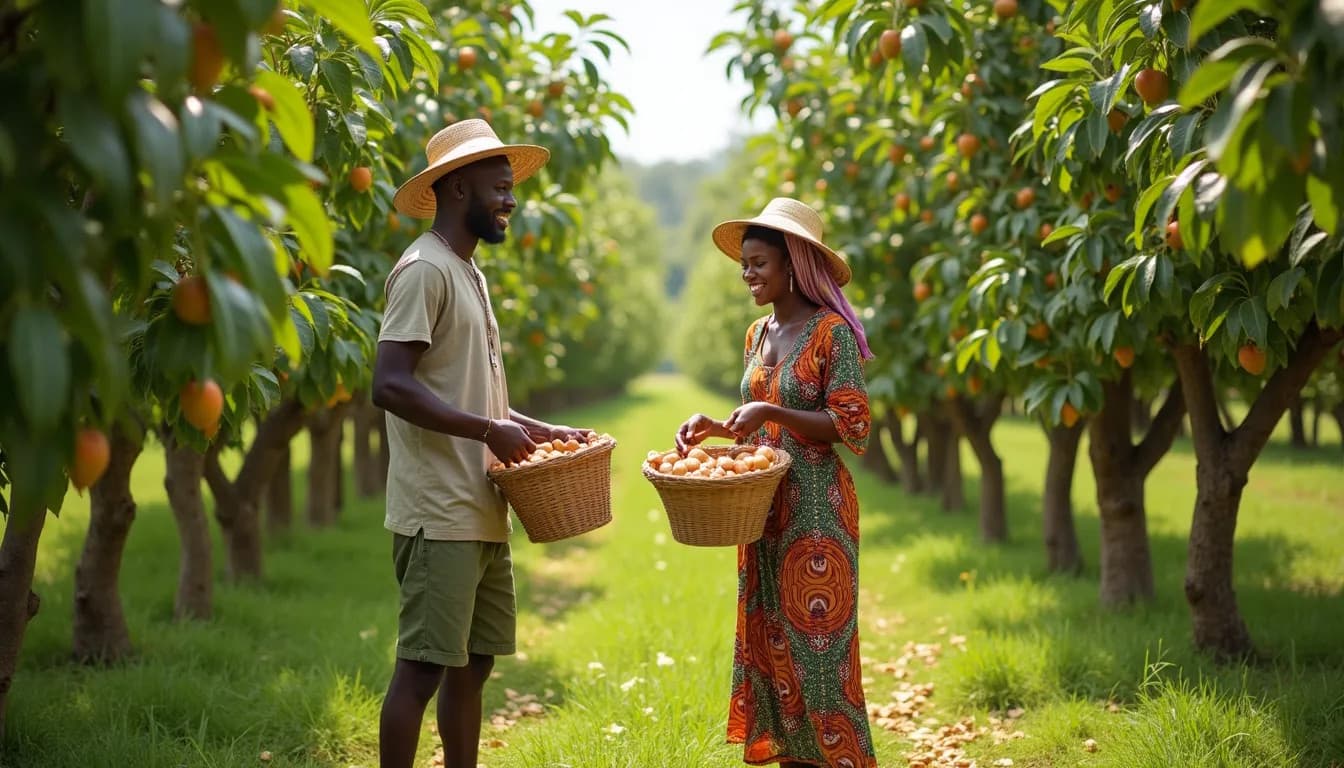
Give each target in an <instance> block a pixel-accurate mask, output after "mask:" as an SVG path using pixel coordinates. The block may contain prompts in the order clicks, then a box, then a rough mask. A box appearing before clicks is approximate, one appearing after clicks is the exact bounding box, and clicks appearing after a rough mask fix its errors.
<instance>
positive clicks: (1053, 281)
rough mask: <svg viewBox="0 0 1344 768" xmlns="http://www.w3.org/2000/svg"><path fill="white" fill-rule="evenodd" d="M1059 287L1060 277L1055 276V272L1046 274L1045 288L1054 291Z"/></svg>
mask: <svg viewBox="0 0 1344 768" xmlns="http://www.w3.org/2000/svg"><path fill="white" fill-rule="evenodd" d="M1058 286H1059V275H1057V274H1055V273H1054V272H1047V273H1046V274H1045V287H1046V288H1049V289H1050V290H1052V291H1053V290H1054V289H1055V288H1056V287H1058Z"/></svg>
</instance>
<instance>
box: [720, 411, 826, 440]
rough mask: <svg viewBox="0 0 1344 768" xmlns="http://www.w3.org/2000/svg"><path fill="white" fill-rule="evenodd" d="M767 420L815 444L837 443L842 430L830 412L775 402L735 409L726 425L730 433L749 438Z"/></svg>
mask: <svg viewBox="0 0 1344 768" xmlns="http://www.w3.org/2000/svg"><path fill="white" fill-rule="evenodd" d="M767 421H773V422H774V423H776V424H778V425H780V426H782V427H785V428H787V429H789V430H792V431H793V432H794V433H795V434H798V435H800V436H802V437H804V438H806V439H808V440H811V441H813V442H816V443H838V442H840V433H839V432H838V431H837V430H836V428H835V421H834V420H833V419H832V418H831V414H830V413H829V412H827V411H795V410H791V409H789V408H785V407H783V406H779V405H775V404H774V403H761V402H756V403H747V404H746V405H744V406H742V407H740V408H738V409H737V410H735V411H733V413H732V415H730V416H729V417H728V421H726V422H725V423H724V426H725V427H726V428H727V429H728V430H729V432H730V433H731V436H735V437H746V436H748V435H751V434H753V433H755V432H756V430H758V429H760V428H761V427H762V426H764V425H765V423H766V422H767Z"/></svg>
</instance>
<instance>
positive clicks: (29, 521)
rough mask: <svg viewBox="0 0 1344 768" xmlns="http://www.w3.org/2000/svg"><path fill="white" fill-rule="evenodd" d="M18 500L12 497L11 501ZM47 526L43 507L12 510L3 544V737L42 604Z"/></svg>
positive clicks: (0, 643)
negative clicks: (36, 583) (37, 588)
mask: <svg viewBox="0 0 1344 768" xmlns="http://www.w3.org/2000/svg"><path fill="white" fill-rule="evenodd" d="M14 497H15V496H14V494H13V493H11V494H10V499H11V500H13V499H14ZM39 503H40V502H39ZM46 523H47V510H46V509H43V508H42V507H41V506H37V507H33V508H30V507H27V506H24V507H10V510H9V517H8V518H7V519H6V522H5V535H4V539H3V540H2V541H0V627H2V628H3V630H2V631H0V734H3V733H4V728H5V709H6V708H7V707H8V705H9V689H10V688H11V687H13V685H14V672H15V670H16V669H17V668H18V666H19V651H20V650H21V649H22V648H23V635H24V633H25V632H26V631H27V629H28V621H29V620H30V619H32V618H33V617H34V616H36V615H37V609H38V607H39V606H40V605H41V604H42V601H41V600H40V599H39V598H38V596H37V593H35V592H33V572H34V571H35V570H36V568H37V542H38V540H39V539H41V538H42V526H44V525H46Z"/></svg>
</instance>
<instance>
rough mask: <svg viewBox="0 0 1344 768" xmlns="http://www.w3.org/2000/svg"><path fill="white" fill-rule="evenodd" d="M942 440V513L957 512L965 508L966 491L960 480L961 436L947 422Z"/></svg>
mask: <svg viewBox="0 0 1344 768" xmlns="http://www.w3.org/2000/svg"><path fill="white" fill-rule="evenodd" d="M943 424H947V425H948V427H947V433H946V436H945V437H944V438H943V445H942V448H943V478H942V479H943V482H942V488H941V489H939V490H940V499H941V500H942V504H943V511H944V512H959V511H961V510H963V509H965V508H966V489H965V487H964V485H963V482H962V478H961V435H959V434H957V432H956V430H955V429H953V428H952V427H951V426H950V424H949V422H943Z"/></svg>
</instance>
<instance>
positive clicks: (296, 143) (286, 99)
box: [256, 69, 313, 163]
mask: <svg viewBox="0 0 1344 768" xmlns="http://www.w3.org/2000/svg"><path fill="white" fill-rule="evenodd" d="M256 84H257V85H258V86H260V87H261V88H265V89H266V91H267V92H269V93H270V94H271V98H273V99H275V109H274V110H272V111H271V112H270V118H271V121H272V122H274V123H275V128H276V130H278V131H279V132H280V138H282V139H284V140H285V146H287V147H289V151H290V152H293V153H294V155H295V156H296V157H298V158H299V159H300V160H302V161H304V162H305V163H308V162H312V160H313V116H312V114H311V113H310V112H309V111H308V105H307V103H305V102H304V100H303V94H301V93H299V89H298V88H295V87H294V84H293V83H292V82H290V81H289V78H286V77H281V76H280V75H277V74H276V73H274V72H271V71H269V70H265V69H263V70H258V72H257V79H256Z"/></svg>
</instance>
